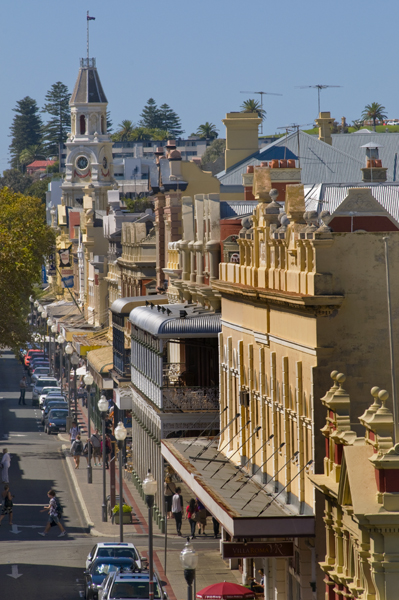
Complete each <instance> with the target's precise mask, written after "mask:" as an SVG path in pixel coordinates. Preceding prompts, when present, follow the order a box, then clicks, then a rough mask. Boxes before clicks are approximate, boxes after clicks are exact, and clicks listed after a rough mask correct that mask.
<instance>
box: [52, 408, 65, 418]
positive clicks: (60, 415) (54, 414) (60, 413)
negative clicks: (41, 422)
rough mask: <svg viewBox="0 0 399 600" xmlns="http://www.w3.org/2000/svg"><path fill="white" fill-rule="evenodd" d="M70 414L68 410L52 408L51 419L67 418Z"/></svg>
mask: <svg viewBox="0 0 399 600" xmlns="http://www.w3.org/2000/svg"><path fill="white" fill-rule="evenodd" d="M67 415H68V411H67V410H51V411H50V413H49V418H50V419H65V418H66V417H67Z"/></svg>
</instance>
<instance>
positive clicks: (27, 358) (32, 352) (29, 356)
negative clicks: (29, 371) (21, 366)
mask: <svg viewBox="0 0 399 600" xmlns="http://www.w3.org/2000/svg"><path fill="white" fill-rule="evenodd" d="M38 353H39V354H40V355H41V356H44V353H43V351H42V350H40V348H32V349H31V350H28V352H27V353H26V355H25V360H24V362H25V367H29V363H30V361H31V359H32V358H33V357H34V356H35V355H37V356H38V355H39V354H38Z"/></svg>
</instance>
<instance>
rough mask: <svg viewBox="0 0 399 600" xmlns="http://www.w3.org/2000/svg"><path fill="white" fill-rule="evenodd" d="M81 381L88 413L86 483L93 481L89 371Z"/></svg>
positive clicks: (91, 380)
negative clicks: (85, 391)
mask: <svg viewBox="0 0 399 600" xmlns="http://www.w3.org/2000/svg"><path fill="white" fill-rule="evenodd" d="M83 381H84V382H85V385H86V386H87V413H88V420H87V421H88V425H87V435H88V438H89V440H88V444H87V483H93V470H92V468H91V441H90V438H91V423H90V412H91V386H92V384H93V381H94V379H93V375H92V374H91V373H86V375H85V376H84V377H83Z"/></svg>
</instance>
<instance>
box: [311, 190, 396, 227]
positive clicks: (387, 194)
mask: <svg viewBox="0 0 399 600" xmlns="http://www.w3.org/2000/svg"><path fill="white" fill-rule="evenodd" d="M351 188H369V189H370V190H371V194H372V195H373V197H374V198H375V199H376V200H377V202H378V203H379V204H380V205H381V206H382V207H383V208H384V209H385V210H386V211H387V212H388V213H389V214H390V215H391V216H392V217H393V218H394V219H395V221H396V222H397V223H399V182H398V183H396V184H395V183H350V184H341V185H335V184H325V183H320V184H318V185H313V186H305V207H306V210H315V211H317V212H318V213H320V212H321V211H323V210H328V211H329V212H330V214H331V215H332V214H333V213H334V212H336V211H337V209H338V207H339V206H340V205H341V204H342V202H343V201H344V200H345V198H346V197H347V195H348V193H349V190H350V189H351Z"/></svg>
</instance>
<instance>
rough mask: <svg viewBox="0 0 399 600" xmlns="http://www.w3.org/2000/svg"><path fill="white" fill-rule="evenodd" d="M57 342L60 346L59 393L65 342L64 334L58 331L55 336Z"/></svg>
mask: <svg viewBox="0 0 399 600" xmlns="http://www.w3.org/2000/svg"><path fill="white" fill-rule="evenodd" d="M57 342H58V345H59V347H60V382H61V394H62V387H63V386H62V375H63V370H64V360H63V358H64V356H63V354H64V344H65V338H64V336H63V335H62V334H61V333H60V335H59V336H58V338H57Z"/></svg>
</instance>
